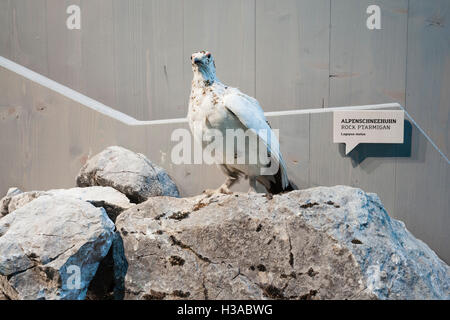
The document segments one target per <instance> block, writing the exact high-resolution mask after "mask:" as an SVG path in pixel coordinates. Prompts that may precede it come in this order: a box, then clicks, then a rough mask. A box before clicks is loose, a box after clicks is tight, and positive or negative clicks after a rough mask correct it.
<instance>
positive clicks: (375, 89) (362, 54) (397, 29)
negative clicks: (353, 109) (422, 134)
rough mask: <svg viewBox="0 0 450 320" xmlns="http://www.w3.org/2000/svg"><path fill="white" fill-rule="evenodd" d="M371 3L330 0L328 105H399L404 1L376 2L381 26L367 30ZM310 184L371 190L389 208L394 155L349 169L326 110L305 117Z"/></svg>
mask: <svg viewBox="0 0 450 320" xmlns="http://www.w3.org/2000/svg"><path fill="white" fill-rule="evenodd" d="M371 4H374V2H373V1H369V0H367V1H361V0H343V1H332V2H331V37H330V40H331V42H330V43H331V44H330V77H329V81H330V96H329V101H330V105H331V106H346V105H360V104H370V103H385V102H394V101H396V102H399V103H400V104H402V105H404V95H405V72H406V39H407V38H406V35H407V14H406V13H405V12H407V10H408V1H407V0H396V1H388V0H386V1H376V4H377V5H379V6H380V8H381V28H382V29H381V30H369V29H368V28H367V27H366V20H367V17H368V16H369V15H368V14H366V9H367V7H368V6H369V5H371ZM310 157H311V183H312V185H336V184H345V185H352V186H357V187H360V188H362V189H364V190H365V191H368V192H377V193H378V194H379V196H380V198H381V199H382V201H383V204H384V205H385V206H386V208H387V209H388V210H389V211H390V212H392V210H393V208H394V207H395V201H396V199H395V196H394V189H395V158H367V159H365V160H364V161H363V162H362V163H361V164H359V165H358V166H356V167H354V166H353V164H352V161H351V159H350V158H349V157H343V156H342V155H341V153H340V152H339V146H338V145H337V144H333V142H332V114H329V115H326V116H315V115H312V117H311V155H310Z"/></svg>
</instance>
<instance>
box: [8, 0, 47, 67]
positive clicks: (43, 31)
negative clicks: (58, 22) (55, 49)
mask: <svg viewBox="0 0 450 320" xmlns="http://www.w3.org/2000/svg"><path fill="white" fill-rule="evenodd" d="M46 7H47V5H46V1H45V0H36V1H29V0H17V1H11V14H12V30H10V31H12V33H11V52H10V54H11V57H12V59H13V60H14V61H16V62H17V63H20V64H22V65H24V66H27V67H28V68H30V69H33V70H34V71H36V72H39V73H42V74H45V75H47V74H48V59H47V58H48V57H47V53H48V51H47V13H46ZM1 32H5V31H3V30H2V31H1Z"/></svg>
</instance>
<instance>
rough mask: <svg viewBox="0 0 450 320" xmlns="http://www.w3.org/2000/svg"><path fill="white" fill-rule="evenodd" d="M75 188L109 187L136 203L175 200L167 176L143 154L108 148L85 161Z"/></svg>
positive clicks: (177, 195)
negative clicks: (148, 200)
mask: <svg viewBox="0 0 450 320" xmlns="http://www.w3.org/2000/svg"><path fill="white" fill-rule="evenodd" d="M77 185H78V186H79V187H88V186H110V187H113V188H114V189H117V190H119V191H120V192H122V193H124V194H125V195H126V196H127V197H128V198H129V199H130V200H131V201H132V202H134V203H140V202H143V201H145V200H147V199H148V198H149V197H154V196H171V197H179V192H178V189H177V186H176V185H175V183H174V182H173V181H172V179H171V178H170V177H169V175H168V174H167V172H166V171H165V170H164V169H163V168H160V167H158V166H156V165H154V164H153V163H152V162H151V161H150V160H148V159H147V158H146V157H145V156H144V155H143V154H140V153H134V152H132V151H130V150H127V149H125V148H122V147H118V146H112V147H108V148H106V149H105V150H103V151H102V152H100V153H99V154H97V155H95V156H94V157H92V158H91V159H89V160H88V161H87V162H86V164H85V165H84V166H83V167H82V168H81V169H80V172H79V173H78V176H77Z"/></svg>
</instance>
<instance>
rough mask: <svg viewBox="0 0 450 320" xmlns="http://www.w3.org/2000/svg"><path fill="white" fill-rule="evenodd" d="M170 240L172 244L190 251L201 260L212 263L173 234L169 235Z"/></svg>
mask: <svg viewBox="0 0 450 320" xmlns="http://www.w3.org/2000/svg"><path fill="white" fill-rule="evenodd" d="M170 240H171V241H172V244H173V245H176V246H178V247H180V248H182V249H185V250H189V251H191V252H192V253H193V254H194V255H195V256H196V257H197V258H199V259H200V260H201V261H203V262H207V263H214V262H212V261H211V260H210V259H209V258H207V257H204V256H203V255H201V254H200V253H198V252H196V251H195V250H194V249H192V248H191V247H190V246H188V245H186V244H184V243H183V242H181V241H180V240H178V239H177V238H175V237H174V236H173V235H171V236H170Z"/></svg>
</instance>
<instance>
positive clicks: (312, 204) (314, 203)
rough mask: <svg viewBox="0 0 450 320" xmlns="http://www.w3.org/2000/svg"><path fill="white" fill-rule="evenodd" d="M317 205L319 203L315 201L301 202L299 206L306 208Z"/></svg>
mask: <svg viewBox="0 0 450 320" xmlns="http://www.w3.org/2000/svg"><path fill="white" fill-rule="evenodd" d="M318 205H319V204H318V203H317V202H308V203H305V204H302V205H301V206H300V208H302V209H307V208H312V207H314V206H318Z"/></svg>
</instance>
